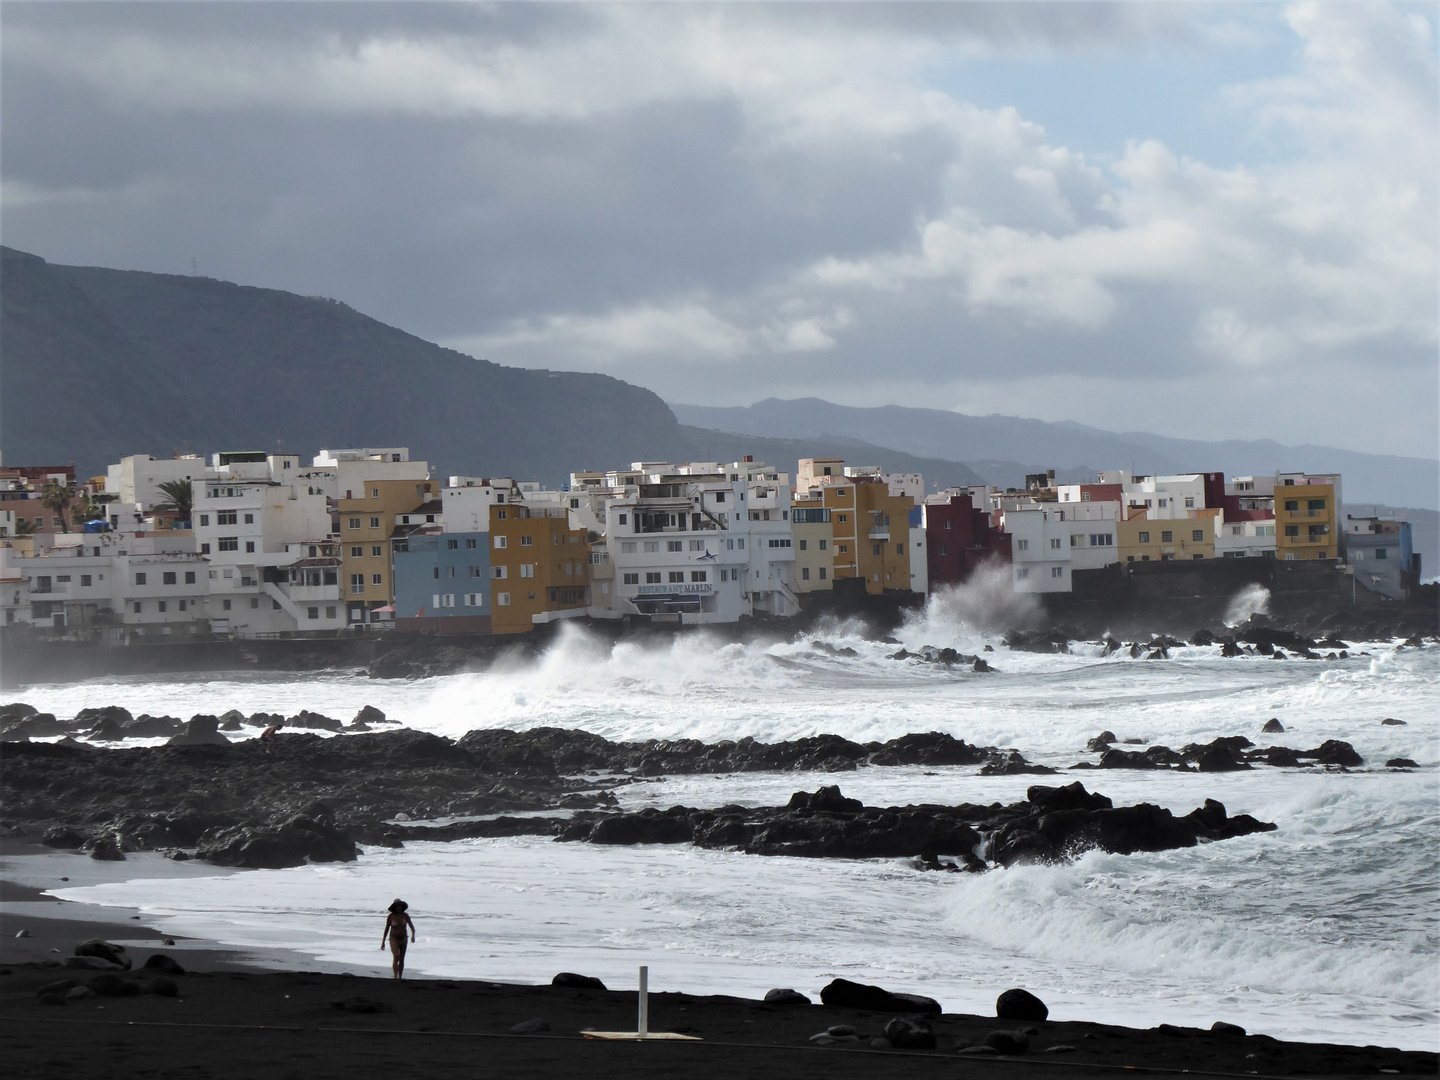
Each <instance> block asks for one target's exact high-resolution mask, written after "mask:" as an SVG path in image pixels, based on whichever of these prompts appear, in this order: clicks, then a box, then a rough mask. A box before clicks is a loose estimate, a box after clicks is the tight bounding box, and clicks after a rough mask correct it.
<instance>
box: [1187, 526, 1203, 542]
mask: <svg viewBox="0 0 1440 1080" xmlns="http://www.w3.org/2000/svg"><path fill="white" fill-rule="evenodd" d="M1190 539H1191V540H1194V541H1195V542H1196V543H1197V544H1198V543H1199V542H1200V541H1201V540H1204V539H1205V530H1204V529H1191V530H1190Z"/></svg>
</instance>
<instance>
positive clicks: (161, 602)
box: [159, 600, 165, 611]
mask: <svg viewBox="0 0 1440 1080" xmlns="http://www.w3.org/2000/svg"><path fill="white" fill-rule="evenodd" d="M159 607H160V610H161V611H164V610H165V601H164V600H161V601H160V604H159Z"/></svg>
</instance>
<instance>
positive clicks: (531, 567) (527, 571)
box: [520, 563, 535, 577]
mask: <svg viewBox="0 0 1440 1080" xmlns="http://www.w3.org/2000/svg"><path fill="white" fill-rule="evenodd" d="M520 576H521V577H534V576H535V564H534V563H521V564H520Z"/></svg>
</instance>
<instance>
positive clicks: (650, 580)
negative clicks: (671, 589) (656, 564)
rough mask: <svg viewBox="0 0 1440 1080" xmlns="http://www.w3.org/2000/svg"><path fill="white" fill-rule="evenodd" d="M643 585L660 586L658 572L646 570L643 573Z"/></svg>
mask: <svg viewBox="0 0 1440 1080" xmlns="http://www.w3.org/2000/svg"><path fill="white" fill-rule="evenodd" d="M645 584H646V585H659V584H660V574H659V572H658V571H654V570H647V571H646V572H645Z"/></svg>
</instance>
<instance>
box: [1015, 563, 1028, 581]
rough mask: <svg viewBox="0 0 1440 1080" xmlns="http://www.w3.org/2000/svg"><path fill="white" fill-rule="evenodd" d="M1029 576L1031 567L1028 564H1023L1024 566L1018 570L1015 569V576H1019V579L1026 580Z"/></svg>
mask: <svg viewBox="0 0 1440 1080" xmlns="http://www.w3.org/2000/svg"><path fill="white" fill-rule="evenodd" d="M1029 576H1030V568H1029V567H1028V566H1022V567H1020V569H1018V570H1016V571H1015V577H1016V578H1018V579H1019V580H1021V581H1024V580H1025V579H1026V578H1028V577H1029Z"/></svg>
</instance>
